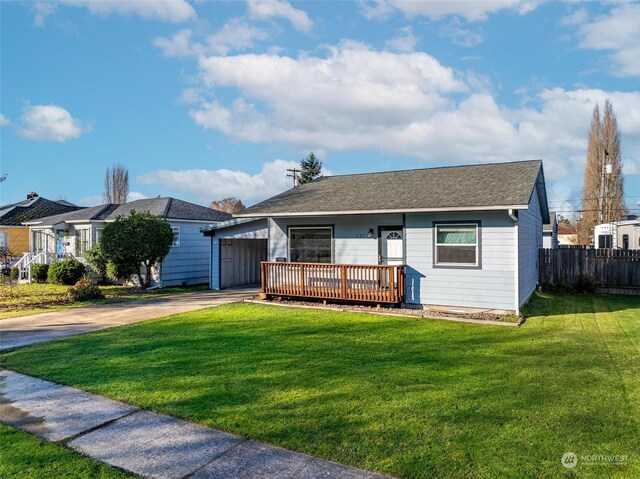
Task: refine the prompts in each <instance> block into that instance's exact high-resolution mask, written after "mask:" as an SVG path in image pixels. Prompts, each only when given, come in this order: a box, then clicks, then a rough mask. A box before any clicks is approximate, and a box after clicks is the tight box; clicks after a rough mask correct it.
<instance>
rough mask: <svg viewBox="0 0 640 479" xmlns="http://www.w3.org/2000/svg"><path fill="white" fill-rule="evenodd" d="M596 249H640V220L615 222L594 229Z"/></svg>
mask: <svg viewBox="0 0 640 479" xmlns="http://www.w3.org/2000/svg"><path fill="white" fill-rule="evenodd" d="M593 242H594V247H596V248H614V249H640V220H638V219H635V220H624V221H614V222H612V223H604V224H600V225H596V226H594V228H593Z"/></svg>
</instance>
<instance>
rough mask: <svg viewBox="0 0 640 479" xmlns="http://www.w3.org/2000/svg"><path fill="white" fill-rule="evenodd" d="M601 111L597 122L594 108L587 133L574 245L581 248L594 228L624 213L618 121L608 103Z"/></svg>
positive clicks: (597, 110) (586, 242) (620, 217)
mask: <svg viewBox="0 0 640 479" xmlns="http://www.w3.org/2000/svg"><path fill="white" fill-rule="evenodd" d="M604 108H605V113H604V118H602V119H601V117H600V109H599V108H598V105H597V104H596V106H595V107H594V109H593V117H592V119H591V130H590V131H589V145H588V148H587V165H586V168H585V172H584V188H583V191H582V217H581V220H580V223H581V228H580V229H579V232H578V243H579V244H582V245H588V244H590V242H591V241H590V237H591V236H592V235H593V227H594V226H595V225H597V224H599V223H608V222H612V221H618V220H620V219H622V218H623V217H624V216H625V214H626V208H625V206H624V200H623V195H624V193H623V191H624V190H623V176H622V158H621V154H620V132H619V130H618V121H617V119H616V116H615V113H614V112H613V107H612V105H611V102H609V100H607V101H606V102H605V104H604ZM607 165H611V166H610V171H611V172H610V173H607V170H606V168H607ZM603 173H604V183H603V181H602V178H603ZM603 186H604V190H603Z"/></svg>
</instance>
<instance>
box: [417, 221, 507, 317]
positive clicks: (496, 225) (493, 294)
mask: <svg viewBox="0 0 640 479" xmlns="http://www.w3.org/2000/svg"><path fill="white" fill-rule="evenodd" d="M434 221H436V222H446V221H480V258H481V265H480V268H476V269H473V268H448V267H434V265H433V251H434V237H433V232H434V228H433V222H434ZM515 243H516V241H515V228H514V224H513V221H512V220H511V218H509V216H508V215H507V213H506V212H478V213H438V214H434V213H409V214H407V216H406V248H407V251H406V254H407V302H410V303H416V304H420V303H421V304H433V305H443V306H466V307H483V308H494V309H506V310H514V309H515V307H516V306H515V304H514V303H515V279H516V266H515V248H516V244H515Z"/></svg>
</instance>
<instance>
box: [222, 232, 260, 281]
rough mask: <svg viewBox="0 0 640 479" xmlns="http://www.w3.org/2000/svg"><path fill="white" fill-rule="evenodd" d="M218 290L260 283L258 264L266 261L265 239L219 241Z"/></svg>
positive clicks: (228, 239)
mask: <svg viewBox="0 0 640 479" xmlns="http://www.w3.org/2000/svg"><path fill="white" fill-rule="evenodd" d="M219 241H220V289H224V288H233V287H235V286H247V285H251V284H259V283H260V262H261V261H267V240H266V239H236V238H223V239H220V240H219Z"/></svg>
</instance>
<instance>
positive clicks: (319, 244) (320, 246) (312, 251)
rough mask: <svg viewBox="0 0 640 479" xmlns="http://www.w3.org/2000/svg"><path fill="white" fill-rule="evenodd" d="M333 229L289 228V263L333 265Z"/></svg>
mask: <svg viewBox="0 0 640 479" xmlns="http://www.w3.org/2000/svg"><path fill="white" fill-rule="evenodd" d="M332 233H333V229H332V228H331V227H316V228H289V261H292V262H298V263H331V237H332Z"/></svg>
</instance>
